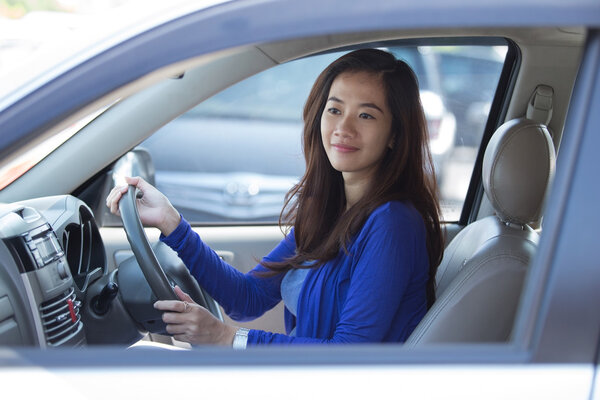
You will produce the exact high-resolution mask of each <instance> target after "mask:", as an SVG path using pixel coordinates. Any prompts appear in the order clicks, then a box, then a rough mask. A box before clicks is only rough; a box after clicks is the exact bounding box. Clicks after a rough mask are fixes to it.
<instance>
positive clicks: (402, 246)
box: [161, 201, 429, 345]
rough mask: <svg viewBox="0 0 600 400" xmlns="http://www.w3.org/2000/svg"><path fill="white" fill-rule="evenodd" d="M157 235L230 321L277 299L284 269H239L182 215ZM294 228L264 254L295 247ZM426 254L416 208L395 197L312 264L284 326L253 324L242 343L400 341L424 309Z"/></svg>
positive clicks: (283, 254) (281, 255)
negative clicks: (342, 246)
mask: <svg viewBox="0 0 600 400" xmlns="http://www.w3.org/2000/svg"><path fill="white" fill-rule="evenodd" d="M161 240H162V241H163V242H165V243H166V244H167V245H169V246H170V247H171V248H173V249H174V250H175V251H176V252H177V253H178V255H179V257H180V258H181V259H182V260H183V262H184V263H185V265H186V266H187V267H188V268H189V270H190V272H191V274H192V275H193V276H194V277H195V278H196V279H197V280H198V282H199V284H200V285H201V286H202V287H203V288H204V289H205V290H206V291H207V292H208V293H209V294H210V295H211V296H212V297H213V298H214V299H215V300H216V301H217V302H218V303H219V304H220V305H221V306H222V307H223V309H224V310H225V312H226V313H227V314H228V315H229V316H230V317H231V318H233V319H236V320H240V321H241V320H251V319H254V318H257V317H259V316H261V315H262V314H263V313H265V312H266V311H268V310H270V309H271V308H273V307H274V306H275V305H277V303H279V302H280V301H281V290H280V285H281V281H282V279H283V277H284V275H285V274H278V275H276V276H273V277H269V278H265V277H263V276H261V275H260V274H257V272H258V271H266V270H267V269H266V268H265V267H263V266H262V265H260V264H259V265H257V266H256V267H255V268H254V269H253V270H252V271H250V272H248V273H247V274H243V273H241V272H239V271H238V270H236V269H235V268H233V267H232V266H230V265H228V264H227V263H225V262H224V261H223V260H222V259H221V258H220V257H219V256H218V255H217V254H216V253H215V252H214V251H212V250H211V249H210V248H209V247H208V246H207V245H206V244H204V243H203V242H202V241H201V240H200V237H199V236H198V234H196V233H195V232H194V231H193V230H192V229H191V227H190V225H189V224H188V223H187V221H185V220H184V219H183V218H182V220H181V222H180V224H179V226H178V227H177V228H176V229H175V231H173V232H172V233H171V234H170V235H169V236H168V237H164V236H161ZM295 248H296V246H295V241H294V232H293V229H292V231H291V232H290V233H289V234H288V235H287V236H286V237H285V238H284V239H283V240H282V241H281V242H280V243H279V244H278V245H277V247H275V249H273V250H272V251H271V253H269V254H268V255H267V256H266V257H265V258H264V259H263V260H266V261H281V260H284V259H286V258H289V257H291V256H292V255H293V254H294V252H295ZM428 271H429V260H428V255H427V247H426V231H425V225H424V223H423V219H422V217H421V215H420V214H419V213H418V212H417V210H416V209H415V208H414V207H413V206H412V205H408V204H405V203H401V202H397V201H393V202H389V203H385V204H383V205H381V206H380V207H378V208H377V209H376V210H375V211H373V213H372V214H371V215H370V216H369V218H368V219H367V221H366V222H365V224H364V226H363V227H362V229H361V230H360V232H358V233H357V234H356V235H355V237H354V238H353V240H352V241H351V243H350V245H349V247H348V254H346V253H345V252H344V251H343V250H340V252H339V254H338V255H337V257H336V258H334V259H332V260H330V261H328V262H326V263H325V264H324V265H322V266H321V267H320V268H317V269H311V270H310V272H309V273H308V274H307V276H306V279H305V280H304V283H303V285H302V288H301V292H300V296H299V299H298V307H297V317H294V316H293V315H292V314H291V313H290V312H289V310H287V309H286V310H285V326H286V332H288V333H289V332H290V331H291V330H292V329H293V328H296V331H295V336H289V335H284V334H279V333H271V332H265V331H261V330H255V329H252V330H250V332H249V335H248V344H249V345H251V344H276V343H294V344H316V343H353V342H354V343H357V342H403V341H405V340H406V339H407V338H408V336H409V335H410V333H411V332H412V331H413V329H414V328H415V327H416V325H417V324H418V323H419V321H420V320H421V318H423V316H424V315H425V312H426V311H427V296H426V285H427V280H428Z"/></svg>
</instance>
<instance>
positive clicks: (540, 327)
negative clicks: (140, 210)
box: [0, 0, 600, 400]
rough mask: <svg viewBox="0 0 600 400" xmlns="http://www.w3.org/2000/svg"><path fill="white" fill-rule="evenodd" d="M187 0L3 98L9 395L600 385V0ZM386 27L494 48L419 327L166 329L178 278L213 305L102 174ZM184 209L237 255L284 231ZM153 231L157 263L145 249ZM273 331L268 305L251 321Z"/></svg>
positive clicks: (590, 391)
mask: <svg viewBox="0 0 600 400" xmlns="http://www.w3.org/2000/svg"><path fill="white" fill-rule="evenodd" d="M179 3H181V2H179ZM193 3H194V2H191V3H190V4H188V5H187V6H186V7H183V6H182V8H178V7H175V6H173V9H172V10H171V12H170V13H169V15H168V16H167V14H165V15H161V16H159V17H158V19H157V20H156V21H151V20H146V21H144V24H143V26H138V27H134V28H132V29H130V30H124V31H122V32H121V36H119V37H111V38H110V40H109V41H107V42H103V43H102V44H100V45H98V46H96V47H93V48H90V49H87V51H86V52H85V53H80V54H78V56H77V57H75V58H71V59H69V60H66V62H65V64H61V66H59V67H56V68H54V69H52V70H51V71H49V72H48V73H47V74H45V75H42V76H37V77H35V78H36V79H33V78H34V77H33V76H32V77H31V78H32V80H31V81H29V83H28V84H26V85H24V86H20V88H19V89H18V90H17V91H15V92H12V93H10V94H9V95H7V96H5V97H3V98H1V99H0V167H1V168H2V170H1V171H2V172H1V173H2V176H1V178H2V180H1V181H0V182H2V184H3V185H4V186H3V188H2V189H1V190H0V202H2V204H1V206H0V239H1V240H0V346H1V347H0V391H2V394H3V395H4V397H5V398H8V397H9V396H12V395H13V394H14V393H18V395H19V396H23V397H26V398H40V399H41V398H46V397H50V398H57V397H59V396H60V397H66V396H69V397H76V398H81V399H83V398H101V397H102V398H104V397H106V396H111V395H113V393H114V395H115V396H116V397H120V398H128V397H133V396H137V397H141V398H167V397H175V396H177V397H179V396H186V397H207V396H211V397H213V396H214V397H216V396H219V397H224V398H259V399H267V398H282V397H284V398H348V399H350V398H365V397H369V398H371V397H372V398H388V397H392V398H396V397H397V398H428V399H434V398H435V399H438V398H458V399H481V398H502V399H505V398H508V399H513V398H523V399H536V398H539V399H575V400H578V399H598V398H599V396H600V395H599V393H598V384H599V383H600V382H599V379H598V345H599V339H600V313H598V307H597V304H600V290H599V288H600V263H599V261H598V260H600V246H599V245H598V233H597V227H598V226H600V208H599V207H598V203H599V202H598V199H600V189H598V184H597V174H598V171H600V159H599V158H598V156H597V154H596V153H597V151H598V149H600V135H598V132H597V130H598V126H599V124H598V123H599V122H600V121H599V118H598V115H599V113H598V110H600V95H599V93H600V87H599V82H600V31H599V30H598V27H599V26H600V3H599V2H597V1H593V0H573V1H571V2H568V3H566V2H556V1H546V2H541V1H537V0H519V1H514V0H502V1H500V0H489V1H486V2H483V1H471V0H456V1H452V2H447V1H442V0H426V1H420V2H393V1H387V0H371V1H369V2H348V1H342V0H329V1H325V2H324V1H317V0H305V1H302V2H300V1H293V0H273V1H254V0H240V1H228V2H211V3H210V4H207V5H204V6H203V5H198V4H193ZM179 6H181V4H179ZM173 15H175V16H173ZM399 43H400V44H406V45H409V44H415V43H417V44H418V45H426V46H442V47H444V48H445V51H446V50H448V51H454V50H455V49H460V48H461V46H488V47H494V48H495V47H498V46H500V47H502V49H503V51H504V52H505V53H504V54H505V56H504V58H503V61H502V63H503V64H502V65H503V66H502V69H501V71H500V72H499V74H497V75H496V76H495V78H494V80H495V82H494V83H495V84H494V85H493V86H495V87H496V89H495V91H494V92H493V94H490V96H491V98H488V99H487V101H489V103H490V104H491V107H490V110H489V113H488V114H487V121H486V123H485V127H484V128H483V131H482V132H481V133H480V137H479V139H477V140H478V142H477V144H476V147H472V146H471V147H469V148H461V149H460V151H453V153H455V157H454V158H452V161H450V163H449V164H447V165H446V167H445V169H444V180H443V182H444V186H448V187H450V188H451V189H458V188H463V187H464V190H462V189H461V190H455V191H452V193H454V197H453V198H452V199H451V200H452V202H453V203H452V206H453V207H455V208H456V210H457V213H456V214H455V215H456V218H454V217H452V218H446V220H445V228H446V233H447V248H446V252H445V255H444V260H443V262H442V266H441V267H440V274H439V275H438V300H437V302H436V303H435V304H434V305H433V307H432V308H431V310H430V311H429V312H428V314H427V315H426V316H425V318H424V320H423V321H422V323H421V324H420V325H419V326H418V327H417V329H416V330H415V332H414V333H413V335H412V336H411V338H409V340H408V342H407V343H404V344H401V343H399V344H386V345H383V344H379V345H377V344H373V345H361V346H353V345H348V346H334V347H327V346H314V347H313V346H307V347H302V348H297V347H259V348H250V349H247V350H246V351H241V352H240V351H234V350H232V349H229V348H217V347H210V346H206V347H194V348H186V346H185V345H184V344H182V343H178V342H176V341H173V340H171V338H170V337H167V336H164V335H162V334H161V332H162V327H161V323H160V315H158V314H157V313H155V312H153V310H152V307H151V306H150V304H151V303H152V301H153V300H154V299H156V298H157V297H158V298H163V297H164V296H165V293H166V295H168V292H169V290H170V283H171V281H175V282H178V283H179V284H180V285H185V286H186V288H189V289H187V290H190V291H191V292H192V293H193V294H194V296H196V298H197V299H198V301H201V302H202V303H203V304H204V305H206V306H207V307H208V308H209V309H210V310H211V311H212V312H213V313H214V314H215V315H217V316H220V309H219V307H218V306H217V305H216V304H215V303H214V301H212V299H211V298H210V297H209V296H207V295H206V293H204V292H203V290H202V289H201V288H199V287H197V285H195V282H194V281H193V280H190V279H189V274H186V270H185V267H183V266H182V265H181V262H180V261H179V259H178V258H177V257H176V256H174V255H173V253H172V252H169V251H168V249H165V247H164V246H160V245H158V244H156V242H157V239H158V232H157V231H156V230H152V229H146V230H144V229H143V228H141V226H137V225H135V222H136V218H135V213H134V211H133V210H131V209H130V210H128V211H124V212H123V214H124V217H125V220H126V221H127V230H128V234H129V236H130V239H131V242H129V241H128V240H127V235H126V233H125V231H124V229H123V225H122V223H121V222H120V221H119V220H115V219H112V218H111V217H109V216H108V213H107V210H106V209H105V207H104V206H103V204H104V199H105V196H106V194H107V191H108V190H109V188H110V187H111V186H112V185H113V182H114V179H118V178H119V177H120V176H121V175H122V174H126V173H127V174H129V173H136V174H140V175H144V176H146V177H148V178H149V179H151V178H152V177H153V176H155V170H154V168H155V165H154V164H152V163H151V162H150V159H149V157H148V153H147V152H145V151H143V150H139V149H138V150H134V149H135V148H136V146H138V145H139V144H140V143H142V142H143V141H144V140H147V139H148V138H150V137H151V135H153V134H154V133H155V132H157V131H158V130H159V129H160V128H161V127H163V126H165V125H166V124H168V123H169V122H171V121H173V120H174V119H175V118H177V117H178V116H180V115H182V114H184V113H185V112H186V111H187V110H190V109H192V108H193V107H195V106H197V105H198V104H200V103H201V102H202V101H204V100H206V99H208V98H210V97H211V96H213V95H214V94H216V93H218V92H221V91H222V90H224V89H226V88H227V87H229V86H231V85H233V84H235V83H237V82H241V81H243V80H244V79H246V78H248V77H250V76H252V75H254V74H257V73H259V72H261V71H265V70H268V69H269V68H273V67H275V66H277V65H280V64H283V63H286V62H294V61H295V60H299V59H302V58H304V57H308V56H311V55H317V54H321V53H323V52H325V51H331V50H340V51H341V50H347V49H349V48H354V47H364V46H367V47H378V48H379V47H387V46H391V45H392V44H395V45H396V44H399ZM461 73H465V74H468V73H469V71H463V72H461ZM486 79H491V78H486ZM475 81H476V79H474V78H473V79H469V78H465V79H463V82H466V83H467V85H469V82H475ZM471 89H472V90H479V88H478V87H472V88H471ZM257 95H258V93H257ZM478 101H482V102H485V101H486V100H481V99H479V100H478ZM457 126H458V125H457ZM519 132H525V134H522V135H520V134H519ZM494 133H495V134H494ZM456 134H457V136H459V135H460V132H458V131H457V133H456ZM529 135H532V136H531V137H532V138H535V140H531V141H529V140H522V139H527V138H529V137H530V136H529ZM210 139H211V138H210V135H207V136H206V137H201V138H200V142H201V143H202V142H204V141H206V142H208V141H210ZM512 139H514V141H511V140H512ZM538 139H539V140H538ZM473 140H474V139H473ZM53 141H54V142H53ZM257 142H258V145H264V146H267V145H268V144H269V143H261V139H260V137H257ZM51 143H54V144H53V145H52V146H50V144H51ZM57 143H60V145H58V144H57ZM270 144H272V143H270ZM455 145H456V141H455ZM234 147H235V143H229V144H228V145H227V146H222V147H217V148H216V150H215V157H217V158H224V159H227V157H231V153H232V151H231V150H232V148H234ZM132 150H134V151H133V152H132ZM238 150H239V149H238ZM289 150H290V149H289V148H288V147H286V146H283V145H282V146H280V147H279V151H278V153H277V156H279V155H281V154H283V153H286V152H288V151H289ZM555 150H556V151H555ZM28 151H32V152H33V153H28ZM555 153H556V154H557V155H558V156H557V158H555V157H554V154H555ZM32 154H35V155H36V157H37V158H35V159H34V158H32V157H33V156H32ZM24 160H25V161H24ZM232 162H233V159H232ZM281 162H283V163H287V162H288V161H285V160H284V161H281ZM531 176H537V177H538V178H539V179H537V180H535V182H534V183H535V184H530V183H529V181H527V180H526V179H525V178H528V177H531ZM156 178H158V176H156ZM247 190H251V189H250V188H248V189H247ZM130 200H133V198H130ZM530 206H532V207H530ZM522 213H523V214H522ZM520 215H525V216H526V217H523V218H521V217H520ZM130 222H133V223H132V224H131V225H129V224H130ZM193 225H194V229H195V230H196V231H198V232H199V233H200V235H201V236H202V238H203V239H204V240H205V241H206V242H207V243H208V244H209V245H210V246H211V247H212V248H214V249H215V250H216V251H217V252H218V253H219V254H220V255H221V256H222V257H223V258H224V259H225V260H226V261H228V262H230V263H231V264H232V265H234V266H235V267H237V268H239V269H240V270H242V271H247V270H248V269H249V268H251V267H253V266H254V265H255V263H256V259H255V257H260V256H262V255H264V254H266V253H267V252H268V251H269V250H271V249H272V248H273V246H274V245H275V244H276V243H278V242H279V240H280V239H281V237H282V231H281V229H280V227H278V226H277V224H276V222H264V223H256V224H242V223H236V222H234V223H232V222H231V221H227V220H223V221H210V222H208V223H194V224H193ZM146 238H147V239H146ZM148 243H150V244H152V245H153V247H154V251H155V252H156V255H157V257H158V259H159V260H160V265H157V264H156V263H155V262H154V261H152V260H151V259H146V258H145V257H146V256H148V255H149V254H150V252H149V250H148V248H149V246H148V247H145V245H146V244H148ZM132 248H133V250H134V252H135V253H136V257H132V256H131V254H132ZM138 260H141V261H138ZM161 267H162V268H161ZM162 269H164V270H165V271H167V274H168V277H163V275H162V273H161V271H162ZM231 295H232V296H233V295H235V293H232V294H231ZM223 318H224V319H225V320H227V316H223ZM227 321H228V320H227ZM282 325H283V322H282V308H281V307H277V308H275V309H274V310H272V311H270V312H269V313H267V314H266V315H265V316H263V317H261V318H260V319H258V320H256V321H255V322H253V323H251V324H248V325H246V326H248V327H256V328H260V329H267V330H273V331H278V330H281V329H282ZM148 332H150V334H148ZM143 337H144V340H143V341H142V342H141V344H144V345H141V346H140V345H139V344H140V342H139V340H140V339H141V338H143ZM133 344H136V346H135V347H133V348H132V347H130V346H131V345H133ZM159 347H160V348H159ZM165 347H168V348H170V349H179V350H183V351H168V350H167V349H164V348H165Z"/></svg>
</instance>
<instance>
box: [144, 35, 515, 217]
mask: <svg viewBox="0 0 600 400" xmlns="http://www.w3.org/2000/svg"><path fill="white" fill-rule="evenodd" d="M481 47H483V48H484V49H487V58H486V57H481V56H479V55H477V56H476V55H475V54H476V53H475V51H476V50H477V51H479V50H480V48H481ZM386 50H388V51H390V52H392V53H394V55H395V56H396V57H397V58H400V59H403V60H404V61H406V62H407V63H408V64H409V65H411V67H412V68H413V69H414V70H415V73H416V74H417V76H418V79H419V84H420V88H421V100H422V103H423V107H424V109H425V114H426V117H427V120H428V128H429V133H430V145H431V150H432V155H433V157H434V163H435V167H436V175H437V177H438V181H439V185H440V196H441V199H442V208H443V217H444V220H446V221H453V220H458V218H459V217H460V212H461V210H462V204H463V202H464V198H465V195H466V190H467V188H468V185H469V181H470V178H471V173H472V169H473V165H474V163H475V156H476V154H477V148H478V147H479V143H480V141H481V136H482V133H483V126H485V121H486V120H487V113H488V110H489V105H490V104H491V101H492V98H493V96H494V92H495V89H496V85H497V82H498V79H499V77H500V71H501V69H502V64H503V61H504V57H503V55H502V51H497V50H496V49H495V48H493V47H490V46H451V47H447V46H446V47H430V46H428V47H423V46H412V47H404V46H403V47H388V48H386ZM505 52H506V48H504V53H505ZM342 54H343V53H342V52H337V53H330V54H322V55H318V56H313V57H309V58H304V59H300V60H296V61H292V62H289V63H286V64H282V65H279V66H277V67H274V68H271V69H269V70H266V71H263V72H261V73H259V74H257V75H255V76H252V77H250V78H248V79H246V80H244V81H242V82H239V83H238V84H236V85H233V86H232V87H230V88H228V89H226V90H224V91H222V92H220V93H218V94H217V95H215V96H213V97H212V98H210V99H208V100H206V101H204V102H203V103H201V104H200V105H198V106H197V107H195V108H194V109H192V110H190V111H189V112H187V113H186V114H184V115H182V116H181V117H179V118H177V119H176V120H174V121H172V122H171V123H169V124H167V125H166V126H165V127H163V128H162V129H160V130H159V131H157V132H156V133H155V134H154V135H153V136H152V137H150V138H149V139H147V140H146V141H145V142H143V143H142V144H141V147H144V148H145V149H147V150H148V151H149V152H150V154H151V156H152V160H153V162H154V166H155V168H156V185H157V187H158V188H159V189H160V190H161V191H162V192H163V193H165V194H166V195H167V196H168V197H169V199H170V200H171V202H172V203H173V205H174V206H175V207H177V209H178V210H179V211H180V212H181V213H182V214H183V215H184V217H185V218H186V219H187V220H189V221H190V222H192V223H197V224H202V223H208V224H214V223H218V224H220V223H224V224H227V223H257V222H260V223H276V222H277V221H278V219H279V214H280V212H281V208H282V206H283V201H284V197H285V194H286V193H287V192H288V190H289V189H290V188H291V186H292V185H293V184H294V183H296V182H297V181H298V179H299V178H300V176H302V174H303V172H304V159H303V156H302V149H301V136H302V109H303V106H304V102H305V101H306V98H307V97H308V93H309V91H310V88H311V87H312V84H313V83H314V81H315V80H316V78H317V76H318V75H319V73H320V72H321V71H322V70H323V69H324V68H325V67H326V66H327V65H328V64H329V63H331V62H332V61H333V60H335V59H336V58H338V57H339V56H341V55H342ZM477 54H479V53H477ZM475 82H477V84H475Z"/></svg>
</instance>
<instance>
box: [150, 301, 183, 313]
mask: <svg viewBox="0 0 600 400" xmlns="http://www.w3.org/2000/svg"><path fill="white" fill-rule="evenodd" d="M188 307H189V305H188V306H186V305H185V303H184V302H183V301H179V300H158V301H157V302H156V303H154V308H156V309H157V310H161V311H175V312H178V313H183V312H185V311H187V308H188Z"/></svg>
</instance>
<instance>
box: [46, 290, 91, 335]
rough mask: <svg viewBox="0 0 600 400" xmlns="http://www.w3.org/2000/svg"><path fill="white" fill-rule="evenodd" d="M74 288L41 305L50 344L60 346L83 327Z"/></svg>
mask: <svg viewBox="0 0 600 400" xmlns="http://www.w3.org/2000/svg"><path fill="white" fill-rule="evenodd" d="M80 307H81V303H80V302H79V301H77V300H76V298H75V290H74V289H73V288H71V289H69V290H67V291H65V292H63V293H62V294H61V295H60V296H57V297H55V298H53V299H51V300H49V301H46V302H44V303H42V304H41V305H40V316H41V317H42V325H43V327H44V333H45V336H46V342H47V343H48V346H60V345H61V344H63V343H65V342H67V341H68V340H69V339H71V338H72V337H74V336H75V335H76V334H77V333H78V332H79V331H80V330H81V329H82V328H83V324H82V323H81V317H80V315H79V308H80Z"/></svg>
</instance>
